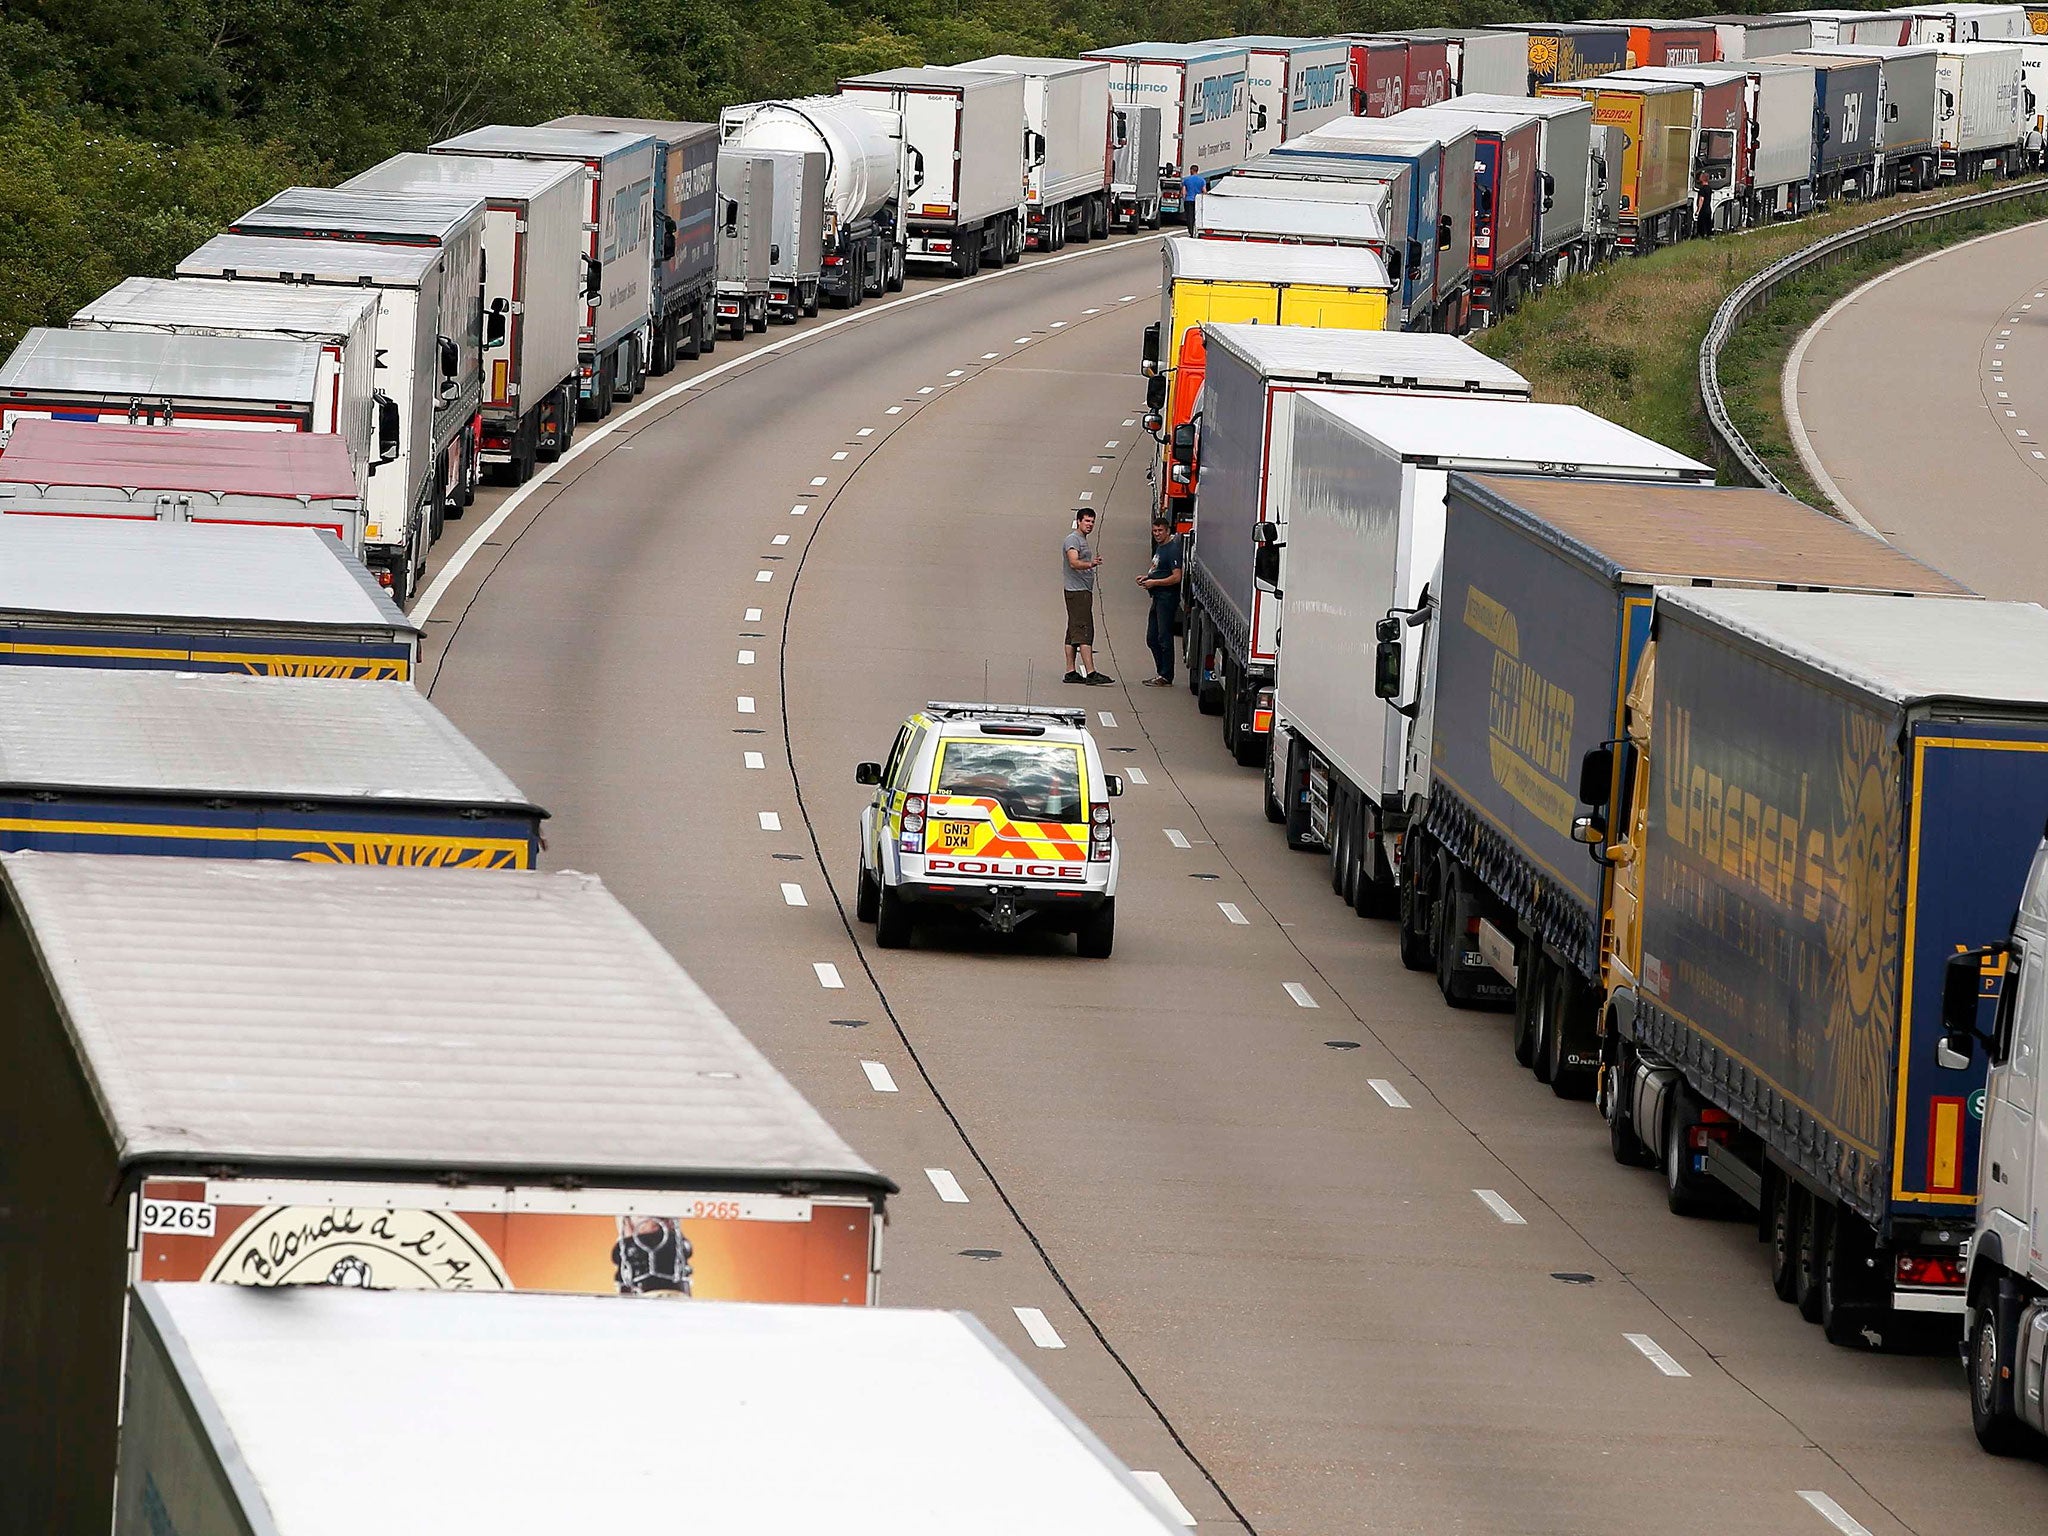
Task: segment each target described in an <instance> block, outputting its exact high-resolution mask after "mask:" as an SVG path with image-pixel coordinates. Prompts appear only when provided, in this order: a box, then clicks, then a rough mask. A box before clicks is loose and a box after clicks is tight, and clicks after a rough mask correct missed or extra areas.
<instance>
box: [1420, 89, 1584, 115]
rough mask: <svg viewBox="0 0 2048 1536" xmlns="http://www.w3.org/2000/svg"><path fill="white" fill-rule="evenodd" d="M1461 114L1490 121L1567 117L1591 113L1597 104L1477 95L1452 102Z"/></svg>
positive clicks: (1567, 99) (1566, 99)
mask: <svg viewBox="0 0 2048 1536" xmlns="http://www.w3.org/2000/svg"><path fill="white" fill-rule="evenodd" d="M1451 99H1452V100H1453V101H1455V102H1456V103H1457V105H1458V108H1459V110H1460V111H1464V112H1481V113H1484V114H1486V115H1487V116H1488V117H1496V116H1510V115H1512V116H1517V117H1566V116H1569V115H1570V114H1571V113H1573V112H1586V113H1590V112H1591V111H1592V110H1593V104H1592V103H1591V102H1590V101H1584V100H1582V99H1580V98H1579V97H1577V96H1501V95H1496V94H1494V93H1493V92H1491V91H1477V92H1474V93H1473V94H1472V95H1470V96H1454V97H1452V98H1451Z"/></svg>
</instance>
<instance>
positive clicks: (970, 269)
mask: <svg viewBox="0 0 2048 1536" xmlns="http://www.w3.org/2000/svg"><path fill="white" fill-rule="evenodd" d="M980 249H981V247H980V245H979V244H976V245H974V246H973V247H972V248H971V249H970V247H969V246H968V245H967V244H965V243H964V242H963V241H961V240H960V239H958V238H957V237H956V238H955V239H954V241H953V275H954V276H955V277H972V276H974V256H975V254H976V253H978V252H979V251H980Z"/></svg>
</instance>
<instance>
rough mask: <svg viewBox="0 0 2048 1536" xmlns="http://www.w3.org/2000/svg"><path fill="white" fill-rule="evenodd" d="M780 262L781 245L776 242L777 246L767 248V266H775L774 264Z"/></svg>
mask: <svg viewBox="0 0 2048 1536" xmlns="http://www.w3.org/2000/svg"><path fill="white" fill-rule="evenodd" d="M781 260H782V246H781V244H780V243H779V242H778V243H777V244H774V245H771V246H769V247H768V261H769V264H770V265H771V266H772V265H773V264H775V263H776V262H779V261H781Z"/></svg>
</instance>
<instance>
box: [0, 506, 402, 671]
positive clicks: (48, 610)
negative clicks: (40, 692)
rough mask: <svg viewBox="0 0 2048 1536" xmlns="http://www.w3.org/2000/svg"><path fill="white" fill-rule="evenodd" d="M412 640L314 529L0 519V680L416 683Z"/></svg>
mask: <svg viewBox="0 0 2048 1536" xmlns="http://www.w3.org/2000/svg"><path fill="white" fill-rule="evenodd" d="M419 656H420V627H419V626H418V625H417V624H415V623H413V622H412V620H410V619H408V618H407V617H406V616H405V615H404V613H402V612H401V611H400V610H399V608H398V605H397V604H396V603H394V602H392V601H391V598H390V595H389V594H388V593H387V592H386V591H385V590H384V589H383V588H382V587H380V586H378V585H377V582H376V580H375V578H373V577H372V576H371V575H370V573H369V572H368V571H367V570H365V569H364V568H363V566H362V565H361V564H360V563H359V562H358V561H356V560H354V559H352V558H351V557H350V556H349V554H348V552H347V551H346V550H345V549H343V548H342V546H341V543H340V541H339V540H337V539H335V538H333V537H331V536H330V535H329V534H327V533H325V532H324V531H316V530H315V529H312V528H261V527H231V528H230V527H221V526H219V525H217V524H207V523H195V522H142V521H138V520H132V519H127V518H98V517H90V518H71V517H65V518H48V517H0V666H17V667H114V668H131V667H148V668H157V669H162V670H169V671H172V672H243V673H251V674H254V675H256V676H258V677H322V678H343V679H349V678H375V679H378V680H380V681H385V682H399V683H404V682H410V681H412V678H413V674H414V672H415V670H416V669H417V667H418V665H419Z"/></svg>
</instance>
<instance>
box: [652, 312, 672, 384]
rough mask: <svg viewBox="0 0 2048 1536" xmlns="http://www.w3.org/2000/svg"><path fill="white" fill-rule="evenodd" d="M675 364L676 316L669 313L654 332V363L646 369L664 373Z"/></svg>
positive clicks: (655, 372)
mask: <svg viewBox="0 0 2048 1536" xmlns="http://www.w3.org/2000/svg"><path fill="white" fill-rule="evenodd" d="M675 366H676V318H675V316H673V315H670V316H668V317H666V318H665V319H663V321H662V322H661V329H660V330H658V331H656V332H655V333H654V365H653V367H652V368H650V369H649V370H648V371H649V372H651V373H654V374H657V375H659V374H665V373H670V372H672V371H674V369H675Z"/></svg>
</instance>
